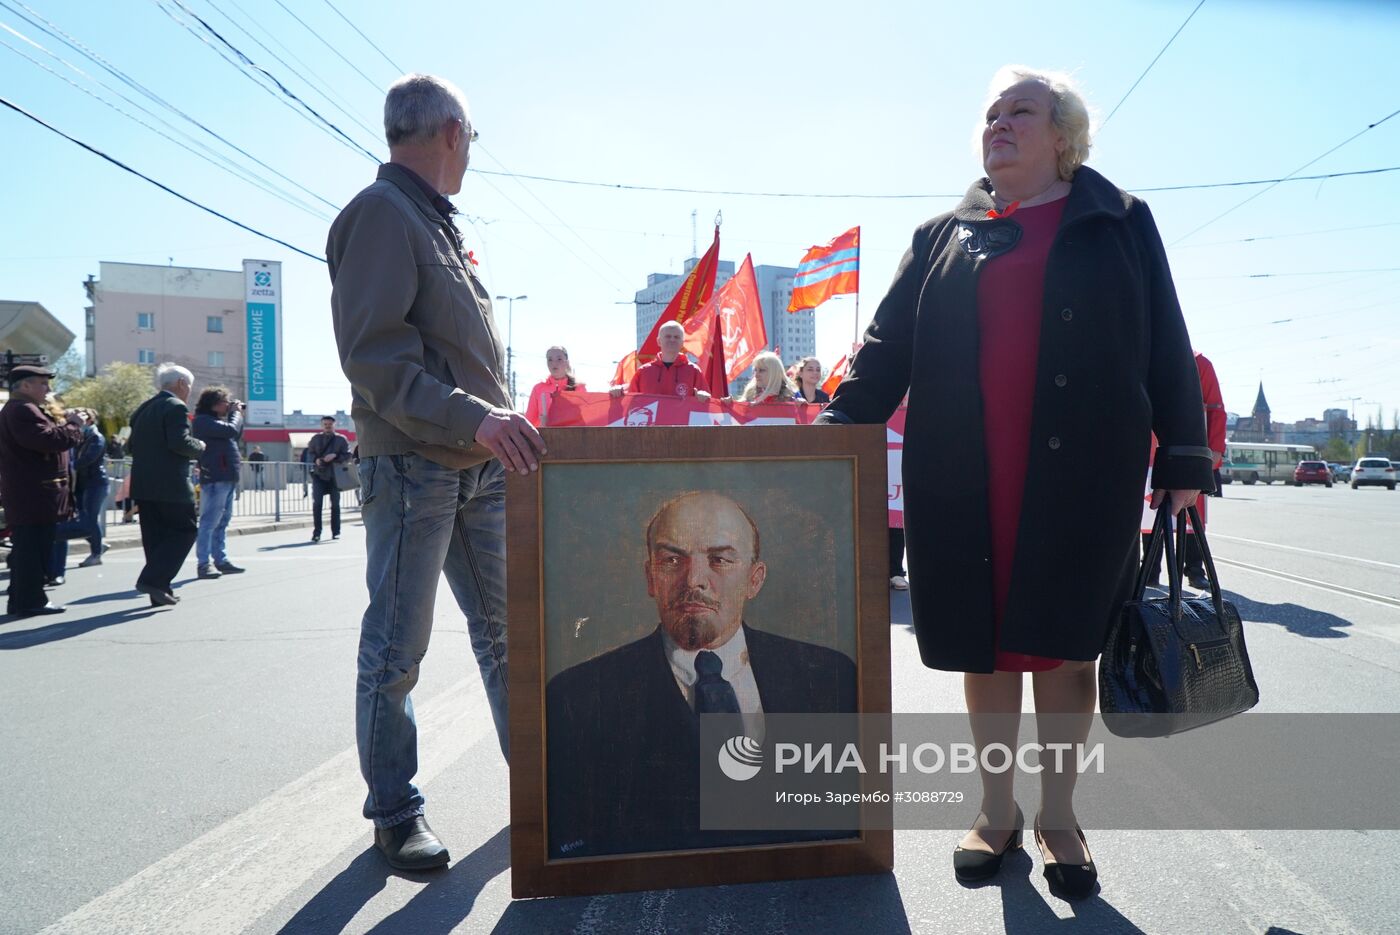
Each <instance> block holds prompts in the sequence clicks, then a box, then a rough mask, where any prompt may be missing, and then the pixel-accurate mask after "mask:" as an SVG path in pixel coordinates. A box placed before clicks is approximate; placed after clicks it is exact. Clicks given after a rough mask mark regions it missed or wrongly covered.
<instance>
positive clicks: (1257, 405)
mask: <svg viewBox="0 0 1400 935" xmlns="http://www.w3.org/2000/svg"><path fill="white" fill-rule="evenodd" d="M1254 411H1255V412H1256V413H1259V412H1269V411H1270V409H1269V401H1268V400H1267V399H1265V398H1264V381H1263V380H1260V381H1259V395H1258V396H1257V397H1255V399H1254Z"/></svg>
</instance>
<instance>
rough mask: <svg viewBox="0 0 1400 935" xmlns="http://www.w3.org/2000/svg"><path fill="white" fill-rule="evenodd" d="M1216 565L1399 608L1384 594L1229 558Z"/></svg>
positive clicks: (1399, 601) (1397, 601)
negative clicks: (1231, 566)
mask: <svg viewBox="0 0 1400 935" xmlns="http://www.w3.org/2000/svg"><path fill="white" fill-rule="evenodd" d="M1215 563H1216V564H1217V565H1233V566H1234V567H1235V568H1243V569H1245V570H1246V571H1252V572H1255V573H1256V574H1260V575H1268V576H1269V577H1270V578H1279V579H1281V580H1283V581H1291V582H1293V583H1295V584H1301V585H1303V586H1304V587H1309V588H1317V589H1318V590H1319V591H1332V592H1333V593H1336V594H1345V595H1347V596H1348V597H1354V598H1356V599H1357V600H1359V601H1370V602H1371V603H1372V604H1380V605H1381V606H1382V607H1400V598H1395V597H1389V596H1387V595H1385V594H1372V593H1371V592H1370V591H1358V590H1356V589H1355V588H1344V587H1342V586H1341V585H1340V584H1330V583H1328V582H1326V581H1317V580H1315V579H1313V578H1304V577H1303V576H1301V575H1290V574H1289V573H1288V572H1286V571H1275V570H1274V569H1272V568H1261V567H1259V566H1258V565H1249V564H1246V563H1245V562H1237V561H1235V560H1234V559H1229V558H1219V557H1216V558H1215Z"/></svg>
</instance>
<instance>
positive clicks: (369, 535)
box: [326, 75, 544, 870]
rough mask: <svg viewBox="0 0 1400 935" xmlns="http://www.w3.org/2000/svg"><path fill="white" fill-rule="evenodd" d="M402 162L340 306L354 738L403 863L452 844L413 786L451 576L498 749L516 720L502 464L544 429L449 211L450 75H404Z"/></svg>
mask: <svg viewBox="0 0 1400 935" xmlns="http://www.w3.org/2000/svg"><path fill="white" fill-rule="evenodd" d="M384 129H385V136H386V137H387V139H388V143H389V162H388V163H386V164H384V165H382V166H380V167H379V174H378V178H377V179H376V181H375V182H374V184H372V185H370V186H369V187H368V188H366V189H365V190H364V191H362V192H360V193H359V194H358V195H357V196H355V198H354V199H352V200H351V202H350V203H349V204H348V205H346V207H345V209H344V210H343V211H342V212H341V213H340V216H339V217H337V218H336V220H335V223H334V224H333V225H332V227H331V231H330V237H329V240H328V242H327V245H326V258H327V261H328V263H329V269H330V276H331V283H332V289H331V318H332V321H333V323H334V325H335V333H336V343H337V345H338V347H339V350H340V360H341V365H342V367H343V368H344V370H345V375H346V377H348V378H349V380H350V386H351V391H352V395H353V407H352V410H351V412H352V415H353V416H354V419H355V430H356V436H357V441H358V443H359V447H360V487H361V490H362V492H363V494H364V507H363V511H362V513H361V516H362V517H363V519H364V525H365V543H366V552H367V556H366V565H367V573H366V577H367V579H368V582H369V607H368V609H367V610H366V611H365V615H364V618H363V620H362V621H361V625H360V655H359V681H358V685H357V689H356V703H355V714H356V738H357V741H358V744H359V751H360V769H361V772H362V773H363V774H364V777H365V782H366V784H367V785H368V787H369V794H368V796H367V798H366V800H365V809H364V815H365V817H366V818H368V819H370V820H371V821H373V822H374V825H375V842H376V844H377V845H378V847H379V849H380V850H381V851H382V852H383V853H384V856H385V858H386V859H387V860H388V862H389V863H390V865H392V866H394V867H397V868H400V869H410V870H411V869H423V868H427V867H440V866H442V865H444V864H446V863H447V861H448V852H447V848H446V847H444V846H443V844H442V842H441V841H439V840H438V838H437V836H436V835H435V834H434V833H433V831H432V829H431V828H430V827H429V826H428V823H427V821H426V819H425V818H424V815H423V795H422V793H421V792H420V791H419V789H418V788H417V787H416V786H415V785H414V784H413V777H414V774H415V772H416V771H417V768H418V735H417V727H416V726H415V724H414V720H413V707H412V705H411V704H410V702H409V692H410V691H412V689H413V686H414V684H415V683H416V682H417V679H418V664H419V661H420V660H421V659H422V658H423V655H424V654H425V653H426V652H427V650H428V637H429V635H430V634H431V632H432V626H433V600H434V598H435V596H436V593H437V583H438V578H439V576H441V575H443V574H445V575H446V576H447V580H448V583H449V584H450V585H451V587H452V593H453V596H454V597H456V599H457V604H458V606H459V607H460V608H461V610H462V613H463V615H464V616H465V617H466V619H467V629H468V631H469V632H470V634H471V642H472V649H473V651H474V652H475V654H476V659H477V665H478V667H479V668H480V670H481V678H482V682H483V683H484V685H485V687H486V697H487V701H488V702H489V704H490V707H491V715H492V718H493V720H494V721H495V726H496V736H497V739H498V740H499V742H500V746H501V752H502V754H508V744H507V731H508V722H507V719H506V618H505V606H506V591H505V582H506V566H505V558H506V549H505V471H506V470H507V469H510V470H515V471H519V472H521V473H522V474H524V473H528V472H529V471H532V470H535V469H537V467H538V458H539V456H540V455H542V454H543V453H544V443H543V441H542V440H541V439H540V437H539V433H538V432H536V431H535V428H534V427H533V426H532V425H530V423H529V421H528V420H526V418H525V417H524V416H523V415H521V414H519V413H516V412H513V411H512V410H511V398H510V391H509V389H508V388H507V381H506V366H505V355H504V350H505V348H504V345H503V344H502V342H501V338H500V334H499V332H498V331H497V329H496V325H495V322H494V320H493V319H492V315H491V299H490V292H489V291H488V290H487V289H486V287H485V286H484V285H483V284H482V282H481V280H480V279H479V278H477V274H476V269H475V264H473V263H472V262H470V260H469V258H468V256H467V253H466V251H465V250H464V248H463V244H462V236H461V234H460V232H459V231H458V230H457V227H456V225H455V224H454V223H453V221H452V218H453V215H454V214H455V213H456V208H454V207H453V205H452V203H451V202H450V201H448V199H447V196H448V195H454V194H456V193H458V192H460V191H461V190H462V177H463V175H464V174H465V173H466V169H467V161H468V158H469V156H470V147H471V141H472V139H473V138H474V137H475V136H476V131H475V130H474V129H473V127H472V122H471V116H470V114H469V113H468V111H467V101H466V98H465V97H463V95H462V92H461V91H459V90H457V89H456V88H455V87H453V86H452V85H451V84H450V83H448V82H447V81H444V80H442V79H441V78H435V77H433V76H430V75H406V76H405V77H403V78H400V79H399V80H398V81H396V82H394V84H393V85H392V86H391V87H390V88H389V92H388V95H387V97H386V99H385V102H384Z"/></svg>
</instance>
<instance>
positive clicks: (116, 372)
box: [63, 363, 155, 435]
mask: <svg viewBox="0 0 1400 935" xmlns="http://www.w3.org/2000/svg"><path fill="white" fill-rule="evenodd" d="M153 375H154V370H153V368H151V367H149V366H146V365H143V364H126V363H112V364H108V365H107V366H105V367H103V368H102V372H101V373H100V374H98V375H97V376H95V377H89V378H88V379H86V380H80V381H78V382H77V383H75V384H73V385H72V386H71V387H69V388H68V390H67V391H66V392H64V393H63V402H64V404H65V405H67V406H69V407H70V408H71V407H73V406H85V407H88V408H91V409H96V410H97V418H98V422H99V424H100V425H101V426H102V434H104V435H115V434H116V433H117V430H118V429H120V428H121V427H122V426H124V425H126V423H127V420H128V419H129V418H131V413H132V410H134V409H135V408H136V407H137V406H139V405H141V403H142V402H144V401H145V400H146V399H147V398H148V397H150V396H151V395H153V394H154V393H155V386H154V384H153V382H152V380H153Z"/></svg>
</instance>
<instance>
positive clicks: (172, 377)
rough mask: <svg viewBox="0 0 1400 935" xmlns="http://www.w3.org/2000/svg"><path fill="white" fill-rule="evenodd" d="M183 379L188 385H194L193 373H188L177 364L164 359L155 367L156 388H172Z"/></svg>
mask: <svg viewBox="0 0 1400 935" xmlns="http://www.w3.org/2000/svg"><path fill="white" fill-rule="evenodd" d="M181 380H184V381H185V382H186V383H188V384H189V385H190V386H194V374H192V373H190V372H189V371H188V370H186V369H185V368H184V367H181V366H180V365H179V364H176V363H171V362H170V361H166V362H165V363H163V364H161V365H160V366H158V367H156V389H158V390H168V389H173V388H174V387H175V384H176V383H179V382H180V381H181Z"/></svg>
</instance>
